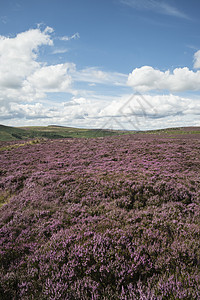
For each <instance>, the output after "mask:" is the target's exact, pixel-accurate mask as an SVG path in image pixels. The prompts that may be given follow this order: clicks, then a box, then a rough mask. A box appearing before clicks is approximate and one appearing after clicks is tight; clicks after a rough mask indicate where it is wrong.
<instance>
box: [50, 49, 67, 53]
mask: <svg viewBox="0 0 200 300" xmlns="http://www.w3.org/2000/svg"><path fill="white" fill-rule="evenodd" d="M68 51H69V50H68V49H64V48H61V49H55V50H53V52H52V54H64V53H67V52H68Z"/></svg>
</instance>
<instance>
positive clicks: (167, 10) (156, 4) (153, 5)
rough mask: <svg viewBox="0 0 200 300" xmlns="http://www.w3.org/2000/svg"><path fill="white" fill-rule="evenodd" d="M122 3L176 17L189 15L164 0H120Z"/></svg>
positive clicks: (185, 17) (186, 17)
mask: <svg viewBox="0 0 200 300" xmlns="http://www.w3.org/2000/svg"><path fill="white" fill-rule="evenodd" d="M120 2H121V3H122V4H125V5H128V6H130V7H132V8H136V9H139V10H150V11H154V12H156V13H159V14H164V15H169V16H173V17H178V18H184V19H189V17H188V16H187V15H186V14H185V13H183V12H181V11H180V10H178V9H177V8H176V7H174V6H172V5H170V4H169V3H166V2H164V1H157V0H140V1H138V0H120Z"/></svg>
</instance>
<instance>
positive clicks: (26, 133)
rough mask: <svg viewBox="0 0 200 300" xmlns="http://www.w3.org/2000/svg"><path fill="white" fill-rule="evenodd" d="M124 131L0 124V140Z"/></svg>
mask: <svg viewBox="0 0 200 300" xmlns="http://www.w3.org/2000/svg"><path fill="white" fill-rule="evenodd" d="M124 133H125V132H124V131H120V130H119V131H118V130H101V129H82V128H73V127H64V126H57V125H49V126H30V127H10V126H4V125H0V141H15V140H26V139H34V138H47V139H63V138H83V137H85V138H91V137H104V136H112V135H120V134H124Z"/></svg>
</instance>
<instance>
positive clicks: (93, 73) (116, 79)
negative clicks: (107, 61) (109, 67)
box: [71, 67, 128, 86]
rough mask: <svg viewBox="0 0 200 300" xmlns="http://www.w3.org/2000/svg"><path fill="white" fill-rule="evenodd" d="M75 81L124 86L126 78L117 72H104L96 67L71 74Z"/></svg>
mask: <svg viewBox="0 0 200 300" xmlns="http://www.w3.org/2000/svg"><path fill="white" fill-rule="evenodd" d="M71 75H72V77H73V79H74V80H76V81H82V82H90V83H92V84H95V83H100V84H112V85H116V86H117V85H118V86H126V81H127V78H128V76H127V75H126V74H122V73H118V72H105V71H102V70H100V69H99V68H96V67H90V68H85V69H82V70H80V71H76V72H75V73H74V74H71Z"/></svg>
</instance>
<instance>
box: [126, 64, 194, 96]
mask: <svg viewBox="0 0 200 300" xmlns="http://www.w3.org/2000/svg"><path fill="white" fill-rule="evenodd" d="M127 84H128V85H129V86H131V87H133V88H134V89H135V90H137V91H142V92H144V91H149V90H169V91H173V92H178V91H187V90H193V91H199V90H200V71H196V72H194V71H191V70H189V69H188V68H186V67H185V68H176V69H175V70H174V71H173V72H172V73H170V71H165V72H162V71H160V70H156V69H154V68H152V67H150V66H143V67H141V68H136V69H134V70H133V72H132V73H131V74H129V76H128V82H127Z"/></svg>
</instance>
